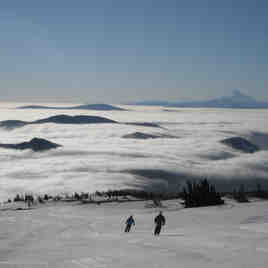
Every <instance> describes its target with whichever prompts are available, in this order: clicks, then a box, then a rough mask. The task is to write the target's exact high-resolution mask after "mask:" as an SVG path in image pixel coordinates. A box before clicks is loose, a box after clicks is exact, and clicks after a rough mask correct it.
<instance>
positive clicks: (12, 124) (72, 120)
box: [0, 114, 117, 129]
mask: <svg viewBox="0 0 268 268" xmlns="http://www.w3.org/2000/svg"><path fill="white" fill-rule="evenodd" d="M44 123H56V124H98V123H117V122H116V121H114V120H111V119H108V118H105V117H100V116H89V115H76V116H70V115H64V114H61V115H55V116H51V117H48V118H44V119H40V120H36V121H31V122H27V121H19V120H6V121H1V122H0V127H2V128H7V129H13V128H17V127H23V126H25V125H34V124H44Z"/></svg>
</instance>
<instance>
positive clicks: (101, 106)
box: [17, 104, 125, 111]
mask: <svg viewBox="0 0 268 268" xmlns="http://www.w3.org/2000/svg"><path fill="white" fill-rule="evenodd" d="M17 109H36V110H38V109H48V110H95V111H125V109H123V108H119V107H116V106H113V105H110V104H85V105H78V106H66V107H52V106H42V105H28V106H21V107H17Z"/></svg>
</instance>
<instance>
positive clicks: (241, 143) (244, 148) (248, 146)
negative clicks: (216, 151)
mask: <svg viewBox="0 0 268 268" xmlns="http://www.w3.org/2000/svg"><path fill="white" fill-rule="evenodd" d="M221 143H223V144H225V145H227V146H229V147H231V148H233V149H235V150H239V151H241V152H244V153H255V152H257V151H259V150H260V148H259V147H258V146H257V145H255V144H253V143H251V142H250V141H248V140H246V139H244V138H241V137H232V138H227V139H224V140H221Z"/></svg>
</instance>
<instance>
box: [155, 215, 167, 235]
mask: <svg viewBox="0 0 268 268" xmlns="http://www.w3.org/2000/svg"><path fill="white" fill-rule="evenodd" d="M154 223H155V229H154V235H159V234H160V232H161V228H162V226H163V225H165V224H166V219H165V217H164V216H163V215H162V212H161V211H160V212H159V214H158V215H157V216H156V217H155V219H154Z"/></svg>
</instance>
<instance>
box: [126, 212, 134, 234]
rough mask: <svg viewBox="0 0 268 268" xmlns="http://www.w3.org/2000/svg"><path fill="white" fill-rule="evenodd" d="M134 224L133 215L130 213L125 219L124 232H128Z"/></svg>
mask: <svg viewBox="0 0 268 268" xmlns="http://www.w3.org/2000/svg"><path fill="white" fill-rule="evenodd" d="M132 225H135V221H134V219H133V216H132V215H131V216H130V217H129V218H128V219H127V220H126V228H125V233H128V232H129V231H130V229H131V226H132Z"/></svg>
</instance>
